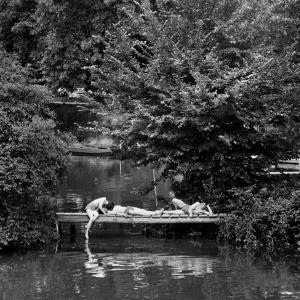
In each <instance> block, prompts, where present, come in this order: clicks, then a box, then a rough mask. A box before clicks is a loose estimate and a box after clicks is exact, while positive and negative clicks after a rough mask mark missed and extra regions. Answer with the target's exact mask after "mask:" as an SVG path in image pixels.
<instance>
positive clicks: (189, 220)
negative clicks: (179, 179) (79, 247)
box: [56, 212, 225, 233]
mask: <svg viewBox="0 0 300 300" xmlns="http://www.w3.org/2000/svg"><path fill="white" fill-rule="evenodd" d="M224 216H225V214H213V215H211V216H193V217H189V216H188V215H180V216H172V215H169V214H168V213H167V212H166V213H164V214H163V215H162V216H150V217H140V216H126V217H125V216H117V215H100V216H99V217H98V218H97V219H96V221H95V223H111V224H219V223H220V221H221V220H222V219H223V218H224ZM88 220H89V218H88V216H87V214H86V213H56V228H57V231H58V233H60V232H61V224H62V223H71V224H73V223H87V222H88Z"/></svg>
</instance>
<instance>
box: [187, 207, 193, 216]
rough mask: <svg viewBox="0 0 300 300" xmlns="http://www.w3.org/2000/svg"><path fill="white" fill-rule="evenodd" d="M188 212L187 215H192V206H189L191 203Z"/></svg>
mask: <svg viewBox="0 0 300 300" xmlns="http://www.w3.org/2000/svg"><path fill="white" fill-rule="evenodd" d="M188 212H189V217H192V216H193V208H192V207H191V205H189V208H188Z"/></svg>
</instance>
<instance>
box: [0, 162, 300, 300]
mask: <svg viewBox="0 0 300 300" xmlns="http://www.w3.org/2000/svg"><path fill="white" fill-rule="evenodd" d="M152 176H153V172H152V170H151V169H147V168H141V169H137V168H132V167H131V165H130V163H129V162H122V165H121V172H120V162H119V161H117V160H110V159H102V158H101V159H96V158H84V157H79V158H76V157H75V158H73V162H72V166H71V168H70V170H69V173H68V176H67V177H66V178H65V182H64V183H63V184H62V185H61V186H60V187H59V189H58V196H57V198H56V200H55V201H56V202H57V203H58V205H59V207H60V210H64V211H67V210H68V211H80V210H82V209H83V208H84V206H85V205H86V203H87V202H88V201H90V200H92V199H93V198H96V197H99V196H103V195H106V196H107V197H108V198H110V199H112V200H113V201H115V202H116V203H120V204H123V205H127V204H130V205H137V206H141V207H146V208H148V207H153V206H155V195H154V193H153V191H152V192H151V193H150V194H148V195H146V196H143V197H141V196H139V195H137V194H136V190H137V189H138V188H139V187H141V186H143V185H145V184H146V182H149V181H150V180H151V179H152ZM168 189H169V186H168V184H165V185H161V186H160V187H159V188H158V191H157V192H158V194H162V195H166V194H167V192H168ZM82 227H83V225H82ZM82 229H83V228H82ZM95 229H97V230H98V232H99V233H100V234H94V235H92V237H91V239H90V242H89V244H86V243H85V241H84V239H83V235H82V234H79V235H77V236H76V239H75V240H73V239H72V238H71V237H70V236H64V237H63V239H62V241H61V243H60V244H59V245H53V246H51V247H48V248H47V249H46V250H39V251H30V252H28V253H14V254H10V255H9V254H5V255H4V254H2V255H0V299H1V300H2V299H3V300H14V299H16V300H19V299H28V300H29V299H54V300H59V299H101V300H106V299H108V300H114V299H120V300H121V299H163V300H164V299H166V300H168V299H170V300H171V299H183V300H185V299H207V300H208V299H209V300H219V299H220V300H221V299H236V300H240V299H249V300H252V299H254V300H255V299H257V300H258V299H270V300H271V299H272V300H275V299H300V258H299V257H297V256H296V255H289V256H287V255H285V256H284V255H282V256H281V257H279V258H276V259H267V258H264V257H263V256H253V255H249V254H246V253H244V252H239V251H236V250H233V249H231V248H230V247H228V246H222V245H219V244H217V242H216V241H215V240H214V239H213V240H207V239H163V238H147V237H145V236H142V235H139V234H138V233H139V230H138V228H133V227H132V226H130V225H128V226H127V227H124V226H123V227H120V226H118V225H111V224H106V225H105V226H103V225H102V226H99V225H95V226H94V228H93V232H95Z"/></svg>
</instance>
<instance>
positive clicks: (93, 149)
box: [68, 147, 112, 156]
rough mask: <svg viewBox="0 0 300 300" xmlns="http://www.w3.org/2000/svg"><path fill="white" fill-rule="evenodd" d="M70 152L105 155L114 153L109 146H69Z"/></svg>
mask: <svg viewBox="0 0 300 300" xmlns="http://www.w3.org/2000/svg"><path fill="white" fill-rule="evenodd" d="M68 152H69V153H71V154H73V155H76V156H82V155H83V156H104V155H111V154H112V151H111V150H110V149H109V148H96V147H80V148H78V147H69V148H68Z"/></svg>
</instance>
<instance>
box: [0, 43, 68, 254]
mask: <svg viewBox="0 0 300 300" xmlns="http://www.w3.org/2000/svg"><path fill="white" fill-rule="evenodd" d="M50 99H51V93H50V92H49V91H47V89H45V88H44V87H41V86H37V85H32V84H30V81H29V80H28V77H27V74H26V70H25V69H23V68H22V67H21V66H20V65H19V64H18V63H17V62H16V61H15V60H14V58H13V57H12V56H10V55H8V54H7V53H6V52H5V51H4V50H2V49H1V51H0V208H1V209H0V225H1V226H0V248H2V247H15V246H18V247H20V246H24V247H25V246H29V245H31V244H36V243H39V242H43V241H46V240H47V239H49V238H50V237H51V236H52V234H53V232H52V229H51V227H53V219H51V218H50V215H51V213H50V210H49V206H47V204H41V203H40V202H39V201H37V198H38V196H41V195H44V194H46V193H47V192H48V191H49V190H51V189H52V188H53V187H54V184H55V183H56V180H57V176H58V175H59V174H61V172H62V171H63V169H64V167H65V166H66V163H67V159H66V156H65V151H66V150H65V149H66V144H65V142H64V140H65V139H62V136H61V137H59V136H58V134H57V133H56V132H55V123H54V121H53V120H52V114H51V112H50V111H49V110H48V109H47V107H46V106H45V102H47V101H49V100H50ZM51 223H52V226H49V225H50V224H51Z"/></svg>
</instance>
